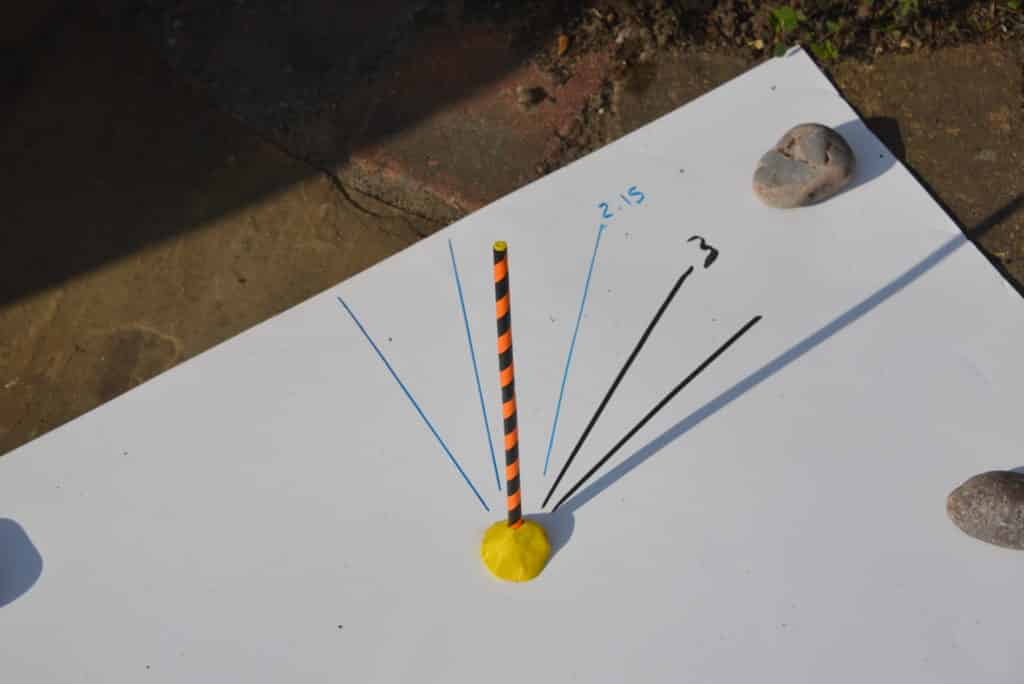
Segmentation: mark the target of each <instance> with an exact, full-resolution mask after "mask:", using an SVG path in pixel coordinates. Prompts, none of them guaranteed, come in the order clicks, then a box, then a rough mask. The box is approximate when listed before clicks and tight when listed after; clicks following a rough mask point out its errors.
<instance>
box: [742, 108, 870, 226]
mask: <svg viewBox="0 0 1024 684" xmlns="http://www.w3.org/2000/svg"><path fill="white" fill-rule="evenodd" d="M855 167H856V158H855V157H854V154H853V150H852V149H850V146H849V144H847V142H846V140H844V139H843V136H841V135H839V133H837V132H836V131H834V130H832V129H831V128H829V127H828V126H823V125H821V124H814V123H811V124H800V125H799V126H795V127H793V128H791V129H789V130H788V131H786V134H785V135H783V136H782V139H781V140H779V142H778V144H777V145H776V146H775V147H774V148H773V149H771V150H769V151H768V152H766V153H765V154H764V156H762V157H761V160H760V161H759V162H758V163H757V169H756V170H755V171H754V194H756V195H757V196H758V197H759V198H760V199H761V201H762V202H764V203H765V204H767V205H768V206H770V207H777V208H779V209H791V208H793V207H802V206H806V205H808V204H814V203H815V202H821V201H822V200H825V199H828V198H829V197H831V196H832V195H834V194H836V193H837V192H839V191H840V190H841V189H842V188H843V187H844V186H845V185H846V184H847V183H849V182H850V179H851V178H853V171H854V168H855Z"/></svg>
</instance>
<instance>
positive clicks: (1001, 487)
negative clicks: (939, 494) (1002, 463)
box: [946, 470, 1024, 550]
mask: <svg viewBox="0 0 1024 684" xmlns="http://www.w3.org/2000/svg"><path fill="white" fill-rule="evenodd" d="M946 513H947V514H948V515H949V518H950V520H952V521H953V522H954V523H955V524H956V526H957V527H959V528H960V529H961V530H963V531H964V532H965V533H966V534H969V535H970V536H972V537H974V538H975V539H980V540H981V541H983V542H988V543H989V544H995V545H997V546H1005V547H1006V548H1009V549H1021V550H1024V475H1022V474H1020V473H1015V472H1006V471H1001V470H993V471H991V472H988V473H982V474H981V475H975V476H974V477H972V478H971V479H969V480H967V482H964V483H963V484H962V485H960V486H959V487H957V488H956V489H954V490H953V492H952V493H951V494H950V495H949V497H948V498H947V499H946Z"/></svg>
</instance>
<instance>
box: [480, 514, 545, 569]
mask: <svg viewBox="0 0 1024 684" xmlns="http://www.w3.org/2000/svg"><path fill="white" fill-rule="evenodd" d="M550 556H551V544H550V543H549V542H548V536H547V534H545V533H544V528H543V527H541V526H540V525H538V524H537V523H535V522H533V521H532V520H524V521H523V524H522V525H520V526H519V527H517V528H515V529H513V528H511V527H509V526H508V522H506V521H505V520H499V521H498V522H496V523H494V524H493V525H491V526H490V527H488V528H487V531H486V532H484V541H483V543H482V544H481V545H480V558H481V559H482V560H483V562H484V565H486V566H487V569H488V570H490V571H491V574H493V575H494V576H495V577H497V578H499V579H503V580H508V581H509V582H526V581H529V580H532V579H533V578H534V577H536V576H537V575H539V574H540V571H541V570H543V569H544V565H545V564H546V563H547V562H548V557H550Z"/></svg>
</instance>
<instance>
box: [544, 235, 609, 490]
mask: <svg viewBox="0 0 1024 684" xmlns="http://www.w3.org/2000/svg"><path fill="white" fill-rule="evenodd" d="M605 228H607V226H606V225H605V224H603V223H602V224H601V226H600V227H599V228H598V229H597V239H596V240H594V253H593V254H591V255H590V266H589V267H588V268H587V279H586V281H585V282H584V283H583V298H582V299H580V312H579V313H578V314H577V315H576V328H575V329H574V330H573V331H572V342H570V343H569V355H568V356H566V358H565V371H564V372H563V373H562V387H561V388H560V389H559V390H558V403H557V404H555V419H554V420H553V421H552V422H551V437H550V438H548V453H547V455H546V456H544V474H545V475H547V474H548V463H549V462H550V461H551V449H552V447H554V445H555V432H556V431H557V430H558V416H559V415H561V413H562V397H564V396H565V383H566V381H567V380H568V379H569V366H570V365H571V364H572V354H573V351H575V349H576V336H577V335H578V334H579V332H580V321H582V320H583V309H584V308H585V307H586V305H587V293H588V292H590V276H591V275H593V273H594V262H595V261H596V260H597V248H598V247H600V246H601V236H602V235H604V230H605Z"/></svg>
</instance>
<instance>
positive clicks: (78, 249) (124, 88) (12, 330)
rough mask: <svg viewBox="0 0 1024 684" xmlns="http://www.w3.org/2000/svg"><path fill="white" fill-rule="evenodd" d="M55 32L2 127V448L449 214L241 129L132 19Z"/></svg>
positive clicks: (357, 266) (360, 265)
mask: <svg viewBox="0 0 1024 684" xmlns="http://www.w3.org/2000/svg"><path fill="white" fill-rule="evenodd" d="M58 39H59V41H60V43H61V44H62V46H63V48H62V55H50V54H46V55H42V56H41V57H40V59H39V61H38V62H37V63H36V64H35V65H34V68H35V73H34V77H33V78H32V80H31V81H30V82H29V83H27V85H26V87H25V88H24V89H23V90H22V91H20V92H19V93H17V97H16V99H15V104H14V106H13V107H11V108H10V109H9V110H7V111H6V112H5V113H4V116H5V117H6V120H7V124H8V125H7V126H6V127H5V129H4V131H3V132H0V149H3V150H4V157H5V160H6V162H7V163H6V164H5V165H4V167H3V171H0V173H2V174H3V175H2V177H0V181H2V184H3V187H4V189H5V210H6V217H5V218H6V219H7V220H6V221H5V223H6V227H5V230H4V231H3V233H2V234H0V254H2V255H3V256H4V257H5V258H4V268H3V269H2V272H0V454H2V453H4V452H7V451H9V450H10V449H12V448H14V447H16V446H18V445H20V444H22V443H24V442H26V441H28V440H30V439H32V438H33V437H36V436H38V435H40V434H43V433H45V432H47V431H48V430H50V429H52V428H54V427H56V426H57V425H59V424H61V423H63V422H65V421H67V420H69V419H72V418H74V417H75V416H78V415H81V414H82V413H84V412H86V411H88V410H90V409H92V408H94V407H96V406H98V405H99V404H101V403H103V402H105V401H108V400H110V399H112V398H114V397H116V396H118V395H120V394H122V393H123V392H125V391H128V390H130V389H131V388H132V387H134V386H136V385H137V384H139V383H140V382H143V381H145V380H147V379H149V378H150V377H152V376H154V375H156V374H158V373H161V372H163V371H164V370H167V369H168V368H170V367H172V366H173V365H175V364H177V363H180V362H181V361H183V360H185V359H187V358H189V357H192V356H194V355H196V354H198V353H200V352H202V351H203V350H205V349H207V348H209V347H211V346H213V345H215V344H217V343H218V342H221V341H222V340H224V339H226V338H228V337H231V336H232V335H235V334H237V333H239V332H241V331H243V330H245V329H246V328H249V327H251V326H252V325H255V324H256V323H258V322H260V321H262V320H265V319H266V318H268V317H269V316H272V315H274V314H276V313H279V312H280V311H282V310H284V309H286V308H288V307H289V306H292V305H294V304H296V303H298V302H300V301H302V300H304V299H306V298H308V297H309V296H311V295H313V294H315V293H317V292H319V291H321V290H323V289H325V288H327V287H330V286H332V285H334V284H335V283H337V282H339V281H341V280H344V279H345V278H346V277H348V276H350V275H352V274H354V273H357V272H359V271H361V270H363V269H365V268H367V267H368V266H370V265H372V264H374V263H376V262H377V261H379V260H380V259H383V258H385V257H387V256H389V255H391V254H393V253H394V252H396V251H398V250H400V249H402V248H404V247H406V246H408V245H410V244H412V243H413V242H415V241H416V240H418V239H419V238H421V237H422V236H424V235H427V234H429V233H431V232H433V231H435V230H437V229H438V227H439V224H437V223H436V222H431V221H428V220H424V219H422V218H420V217H417V216H414V215H410V214H408V213H405V212H402V211H399V210H396V209H394V208H393V207H391V206H388V205H387V204H384V203H383V202H380V201H378V200H375V199H373V198H372V197H369V196H365V195H362V194H361V193H359V192H358V191H356V190H353V189H350V188H346V187H344V186H342V185H341V184H340V182H339V181H337V179H335V178H332V177H329V176H328V175H326V174H325V173H323V171H322V170H321V169H318V168H315V167H312V166H310V165H308V164H305V163H302V162H300V161H297V160H296V159H294V158H291V157H289V156H288V155H286V154H284V153H283V152H282V151H281V150H279V149H278V148H276V147H275V146H273V145H270V144H267V143H266V142H265V141H263V140H261V139H260V138H259V137H257V136H255V135H253V134H251V133H249V132H247V131H246V130H245V129H244V128H243V127H242V126H241V125H239V124H238V123H237V122H236V121H234V120H233V119H231V118H230V117H229V116H228V115H226V114H221V113H218V112H217V111H216V110H215V109H214V108H213V107H211V106H210V103H209V102H207V101H206V100H205V99H204V98H203V97H202V96H200V95H197V94H196V93H195V92H193V91H191V90H190V89H189V88H187V87H186V86H184V85H182V84H181V83H180V82H179V81H177V80H175V79H174V78H172V76H171V75H170V74H169V73H168V71H167V68H166V67H165V66H164V65H163V64H162V63H160V62H159V61H158V60H157V59H156V58H155V57H153V56H151V53H150V52H149V51H148V50H147V49H146V48H145V46H144V45H142V44H141V43H138V42H136V39H135V38H133V37H132V36H131V34H125V33H121V32H117V31H107V30H105V29H104V27H103V26H96V25H90V24H89V23H88V22H76V23H74V24H73V25H66V26H65V28H64V29H62V31H61V33H60V35H59V36H58ZM67 55H74V56H75V59H68V58H67Z"/></svg>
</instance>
